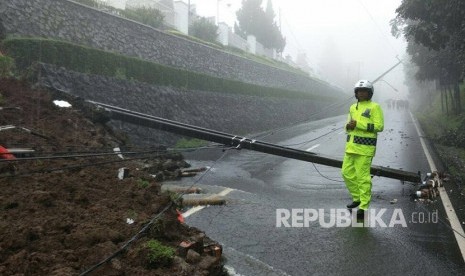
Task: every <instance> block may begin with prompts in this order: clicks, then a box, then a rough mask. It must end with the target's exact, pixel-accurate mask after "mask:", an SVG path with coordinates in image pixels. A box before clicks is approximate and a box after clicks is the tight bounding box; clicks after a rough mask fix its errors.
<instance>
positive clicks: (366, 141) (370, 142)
mask: <svg viewBox="0 0 465 276" xmlns="http://www.w3.org/2000/svg"><path fill="white" fill-rule="evenodd" d="M349 140H350V135H347V142H349ZM376 141H377V139H376V138H370V137H360V136H354V141H353V142H354V144H360V145H367V146H376Z"/></svg>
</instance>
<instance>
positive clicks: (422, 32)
mask: <svg viewBox="0 0 465 276" xmlns="http://www.w3.org/2000/svg"><path fill="white" fill-rule="evenodd" d="M396 12H397V17H396V18H395V19H394V20H393V21H392V30H393V34H394V35H395V36H400V35H403V36H404V37H405V38H406V39H407V41H408V48H407V52H408V54H409V55H410V56H411V60H412V62H413V63H414V64H415V65H416V66H417V72H416V75H415V77H416V78H417V80H418V81H419V82H421V81H435V82H436V83H437V84H438V86H439V87H440V89H441V93H442V95H443V98H444V100H443V102H444V101H446V105H445V106H446V107H448V105H447V99H451V100H450V102H449V105H450V106H451V110H452V111H453V112H454V113H455V114H459V113H461V111H462V108H461V97H460V86H459V83H460V82H462V81H463V78H464V76H465V28H464V26H465V1H463V0H449V1H443V0H429V1H418V0H403V1H402V4H401V5H400V6H399V7H398V8H397V10H396ZM445 111H446V112H449V109H448V108H446V110H445Z"/></svg>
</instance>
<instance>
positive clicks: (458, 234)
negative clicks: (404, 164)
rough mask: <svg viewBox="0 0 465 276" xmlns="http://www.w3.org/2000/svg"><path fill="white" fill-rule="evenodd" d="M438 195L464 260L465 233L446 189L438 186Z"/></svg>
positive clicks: (429, 155)
mask: <svg viewBox="0 0 465 276" xmlns="http://www.w3.org/2000/svg"><path fill="white" fill-rule="evenodd" d="M410 117H412V121H413V124H414V125H415V128H416V129H417V133H418V135H419V136H420V142H421V146H422V147H423V151H424V152H425V154H426V159H427V160H428V163H429V166H430V168H431V171H432V172H434V171H437V168H436V165H435V164H434V162H433V158H432V157H431V154H430V153H429V151H428V148H427V147H426V143H425V141H424V139H423V135H422V132H421V130H420V127H419V126H418V123H417V121H416V120H415V118H413V114H412V113H411V112H410ZM438 190H439V195H440V196H441V201H442V205H443V206H444V209H445V210H446V214H447V218H448V219H449V222H450V226H451V227H452V229H454V230H455V231H453V232H454V236H455V240H456V241H457V243H458V245H459V248H460V252H461V253H462V258H463V260H464V261H465V239H464V238H463V236H465V233H464V232H463V228H462V225H460V221H459V219H458V217H457V213H456V212H455V209H454V206H452V203H451V201H450V199H449V196H448V195H447V192H446V189H445V188H444V187H439V188H438Z"/></svg>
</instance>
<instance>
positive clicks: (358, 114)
mask: <svg viewBox="0 0 465 276" xmlns="http://www.w3.org/2000/svg"><path fill="white" fill-rule="evenodd" d="M354 92H355V98H356V99H357V103H354V104H353V105H352V106H351V107H350V111H349V116H348V120H347V124H346V131H347V143H346V148H345V155H344V161H343V164H342V177H343V178H344V181H345V183H346V187H347V189H348V190H349V192H350V194H351V196H352V203H350V204H348V205H347V208H349V209H353V208H356V207H357V206H358V207H359V209H358V211H357V219H363V218H364V214H365V211H366V210H367V209H368V206H369V205H370V201H371V185H372V183H371V174H370V168H371V162H372V160H373V156H374V155H375V152H376V140H377V136H378V132H381V131H383V129H384V116H383V110H382V109H381V107H380V106H379V104H377V103H375V102H372V101H371V98H372V97H373V92H374V88H373V84H372V83H371V82H369V81H367V80H360V81H358V82H357V83H356V84H355V88H354Z"/></svg>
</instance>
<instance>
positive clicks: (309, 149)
mask: <svg viewBox="0 0 465 276" xmlns="http://www.w3.org/2000/svg"><path fill="white" fill-rule="evenodd" d="M319 146H320V144H316V145H314V146H313V147H310V148H308V149H306V151H312V150H314V149H316V148H318V147H319Z"/></svg>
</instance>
